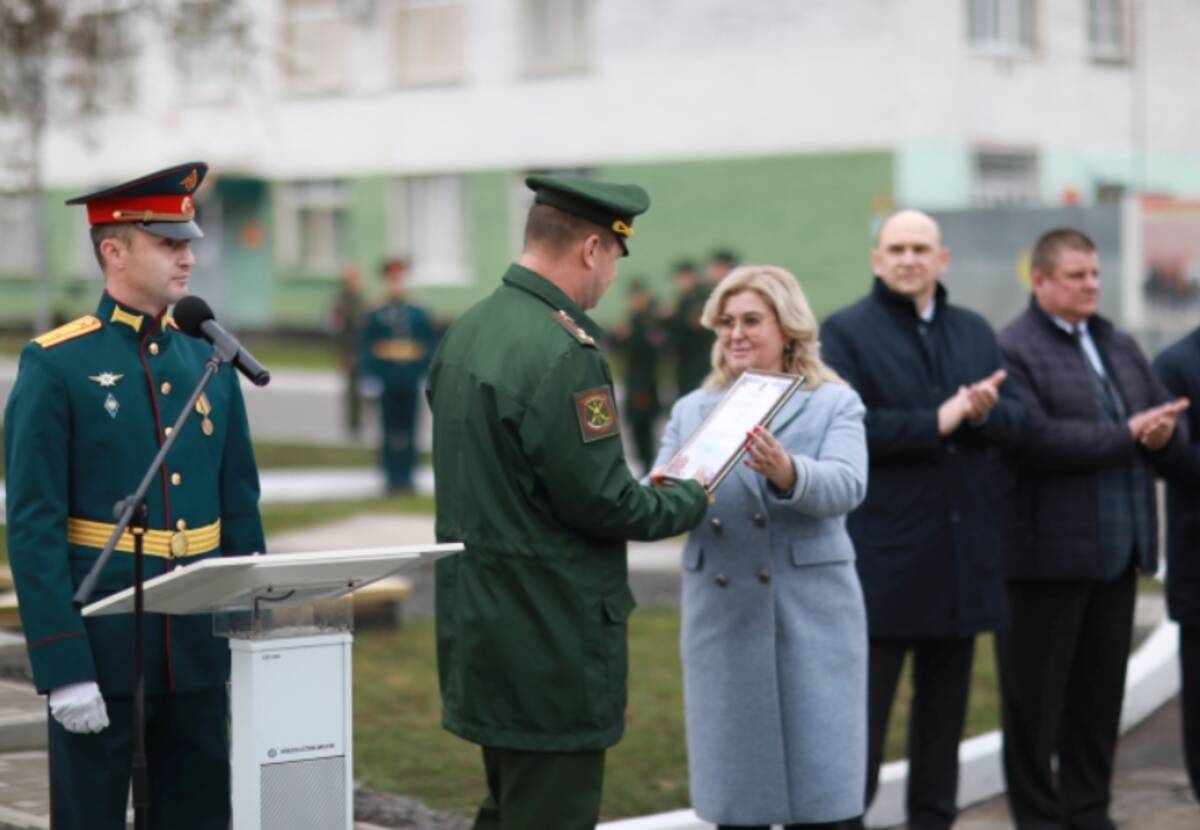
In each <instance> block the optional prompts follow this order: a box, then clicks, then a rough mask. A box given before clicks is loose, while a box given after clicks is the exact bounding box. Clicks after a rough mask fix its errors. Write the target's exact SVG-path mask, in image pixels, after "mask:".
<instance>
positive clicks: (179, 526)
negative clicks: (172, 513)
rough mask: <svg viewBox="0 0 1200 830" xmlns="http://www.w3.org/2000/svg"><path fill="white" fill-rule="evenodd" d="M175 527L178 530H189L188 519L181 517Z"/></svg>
mask: <svg viewBox="0 0 1200 830" xmlns="http://www.w3.org/2000/svg"><path fill="white" fill-rule="evenodd" d="M175 529H176V530H187V521H185V520H184V519H180V520H179V521H177V522H176V523H175Z"/></svg>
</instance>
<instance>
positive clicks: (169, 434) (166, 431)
mask: <svg viewBox="0 0 1200 830" xmlns="http://www.w3.org/2000/svg"><path fill="white" fill-rule="evenodd" d="M174 431H175V427H167V428H166V429H164V430H163V435H165V436H167V437H168V438H170V437H171V433H172V432H174Z"/></svg>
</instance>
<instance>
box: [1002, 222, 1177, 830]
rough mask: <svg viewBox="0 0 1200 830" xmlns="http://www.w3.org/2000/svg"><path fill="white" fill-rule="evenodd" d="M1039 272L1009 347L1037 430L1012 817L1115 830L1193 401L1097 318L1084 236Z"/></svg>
mask: <svg viewBox="0 0 1200 830" xmlns="http://www.w3.org/2000/svg"><path fill="white" fill-rule="evenodd" d="M1031 266H1032V269H1031V270H1032V277H1033V297H1032V299H1031V302H1030V304H1029V308H1028V309H1026V311H1025V312H1024V313H1023V314H1021V315H1020V316H1019V317H1017V318H1016V319H1015V320H1013V321H1012V322H1011V323H1009V324H1008V325H1007V326H1005V327H1004V329H1002V330H1001V332H1000V335H999V340H1000V348H1001V350H1002V351H1003V352H1004V360H1005V364H1006V368H1007V369H1008V375H1009V381H1008V383H1009V386H1011V387H1012V389H1013V391H1014V392H1016V393H1017V395H1018V396H1019V397H1020V399H1021V400H1022V402H1023V403H1024V404H1025V410H1026V417H1027V418H1028V430H1027V433H1026V440H1025V444H1024V447H1023V448H1022V452H1021V457H1020V465H1019V470H1018V477H1017V483H1016V487H1015V490H1014V499H1013V507H1014V511H1013V515H1012V523H1011V528H1010V530H1011V533H1010V539H1009V542H1010V545H1009V554H1008V557H1007V563H1006V564H1007V569H1008V574H1007V578H1008V603H1009V627H1008V629H1007V630H1005V631H1004V632H1002V633H1001V635H1000V636H999V637H998V638H997V649H996V653H997V658H998V663H999V667H1000V687H1001V692H1002V695H1003V723H1004V774H1005V780H1006V782H1007V785H1008V804H1009V809H1010V811H1011V812H1012V816H1013V821H1014V823H1015V824H1016V826H1017V828H1018V830H1050V828H1054V830H1058V828H1067V829H1068V830H1114V828H1115V826H1116V825H1114V824H1113V821H1112V819H1111V818H1110V817H1109V815H1108V805H1109V802H1110V798H1111V782H1112V770H1113V755H1114V752H1115V750H1116V743H1117V734H1118V726H1119V723H1120V717H1121V701H1122V698H1123V696H1124V691H1125V669H1126V664H1127V660H1128V657H1129V647H1130V640H1131V638H1132V635H1133V606H1134V600H1135V598H1136V594H1137V578H1136V576H1137V571H1138V570H1139V569H1140V570H1142V572H1144V573H1153V572H1154V571H1155V569H1156V567H1157V560H1158V546H1157V540H1158V528H1157V517H1156V506H1155V493H1154V470H1153V468H1152V465H1153V466H1163V467H1165V466H1166V465H1167V464H1168V463H1171V462H1173V460H1174V458H1175V457H1176V456H1177V455H1178V454H1179V453H1180V452H1181V451H1182V450H1183V449H1185V446H1184V445H1185V440H1184V439H1183V438H1181V437H1180V435H1179V433H1180V432H1182V431H1177V430H1176V429H1175V424H1176V421H1177V419H1178V418H1179V415H1180V413H1182V412H1183V410H1184V409H1185V408H1186V407H1187V400H1186V399H1181V400H1174V401H1169V400H1168V397H1169V396H1168V394H1167V391H1166V390H1165V389H1164V388H1163V387H1162V384H1161V383H1159V381H1158V378H1156V377H1155V376H1154V373H1153V372H1152V371H1151V369H1150V364H1149V363H1148V362H1147V361H1146V358H1145V357H1144V356H1143V355H1142V352H1141V349H1139V348H1138V346H1137V343H1135V342H1134V340H1133V338H1132V337H1130V336H1129V335H1127V334H1125V333H1124V332H1121V331H1118V330H1117V329H1116V328H1115V327H1114V326H1113V325H1112V323H1110V322H1108V321H1107V320H1105V319H1104V318H1103V317H1101V316H1100V315H1099V314H1097V313H1096V308H1097V305H1098V303H1099V299H1100V258H1099V256H1098V255H1097V253H1096V246H1095V244H1094V243H1093V242H1092V241H1091V240H1090V239H1088V237H1087V236H1086V235H1085V234H1083V233H1081V232H1079V231H1077V230H1074V229H1070V228H1061V229H1057V230H1053V231H1050V232H1048V233H1046V234H1043V235H1042V237H1041V238H1040V239H1039V240H1038V242H1037V244H1036V245H1035V246H1034V249H1033V257H1032V262H1031ZM1056 756H1057V758H1058V768H1057V770H1055V769H1054V766H1053V758H1054V757H1056Z"/></svg>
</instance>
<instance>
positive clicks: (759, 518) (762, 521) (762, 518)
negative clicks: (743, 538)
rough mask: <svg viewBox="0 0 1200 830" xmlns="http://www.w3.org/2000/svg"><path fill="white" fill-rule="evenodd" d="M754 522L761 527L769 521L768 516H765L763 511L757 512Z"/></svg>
mask: <svg viewBox="0 0 1200 830" xmlns="http://www.w3.org/2000/svg"><path fill="white" fill-rule="evenodd" d="M754 523H755V524H756V525H758V526H759V527H762V526H764V525H765V524H766V523H767V517H766V516H764V515H763V514H762V513H755V514H754Z"/></svg>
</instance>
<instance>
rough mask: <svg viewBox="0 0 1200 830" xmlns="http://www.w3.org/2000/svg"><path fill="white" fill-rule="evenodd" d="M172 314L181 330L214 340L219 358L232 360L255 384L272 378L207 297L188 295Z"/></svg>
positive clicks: (214, 348) (194, 335)
mask: <svg viewBox="0 0 1200 830" xmlns="http://www.w3.org/2000/svg"><path fill="white" fill-rule="evenodd" d="M173 316H174V319H175V324H176V325H178V326H179V330H180V331H182V332H183V333H184V334H188V335H191V336H192V337H198V338H200V339H202V340H207V341H208V342H209V343H212V346H213V351H215V352H216V353H217V357H219V358H220V359H221V360H222V361H223V362H225V363H232V364H233V365H234V367H235V368H236V369H237V370H238V371H239V372H241V373H242V374H243V375H245V376H246V379H247V380H249V381H250V382H251V383H253V384H254V385H255V386H266V385H267V384H268V383H269V382H270V381H271V373H270V372H268V371H267V370H266V368H265V367H264V366H263V365H262V364H261V363H259V362H258V361H257V360H255V359H254V355H252V354H250V352H248V351H246V349H245V347H244V346H242V344H241V343H239V342H238V340H237V338H236V337H234V336H233V335H232V334H230V333H229V332H227V331H225V329H223V328H222V327H221V324H220V323H218V322H217V321H216V318H215V316H214V315H213V312H212V309H211V308H209V307H208V303H206V302H204V300H202V299H200V298H199V297H197V296H194V295H192V294H189V295H188V296H186V297H184V298H183V299H182V300H180V301H179V302H178V303H176V304H175V312H174V315H173Z"/></svg>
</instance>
